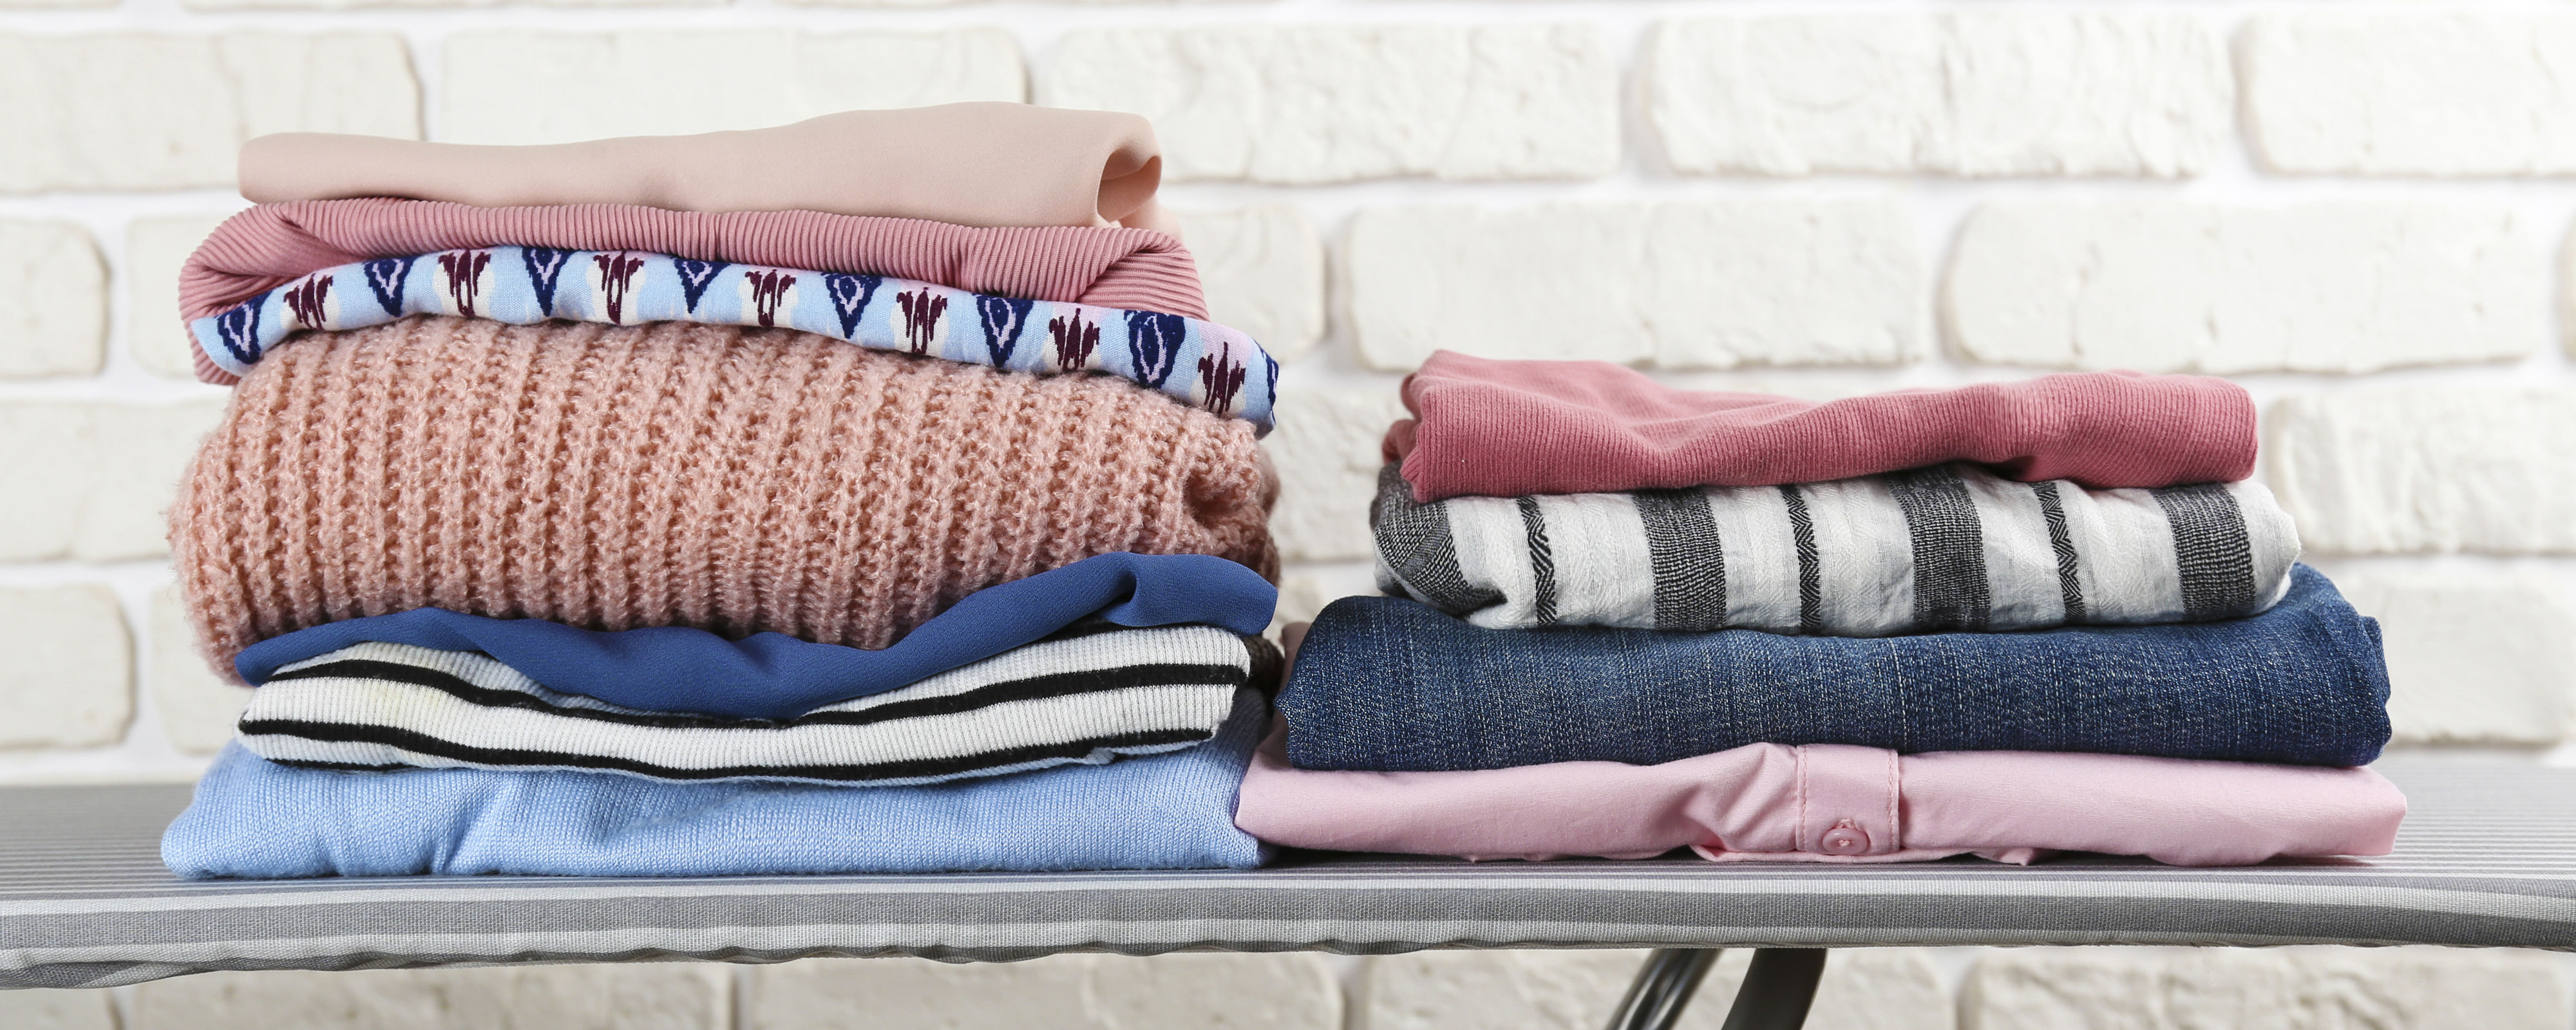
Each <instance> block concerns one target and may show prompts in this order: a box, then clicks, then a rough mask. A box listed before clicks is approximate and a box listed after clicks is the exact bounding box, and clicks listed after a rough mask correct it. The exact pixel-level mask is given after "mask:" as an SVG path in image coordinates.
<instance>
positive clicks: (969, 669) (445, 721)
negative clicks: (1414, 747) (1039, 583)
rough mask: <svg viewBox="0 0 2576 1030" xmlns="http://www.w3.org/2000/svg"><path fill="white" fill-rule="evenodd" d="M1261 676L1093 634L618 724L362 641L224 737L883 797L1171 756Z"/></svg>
mask: <svg viewBox="0 0 2576 1030" xmlns="http://www.w3.org/2000/svg"><path fill="white" fill-rule="evenodd" d="M1277 667H1278V653H1277V651H1276V650H1275V649H1274V648H1272V647H1271V646H1270V644H1269V643H1268V642H1266V641H1263V640H1261V639H1260V638H1258V637H1240V636H1237V635H1235V634H1234V633H1231V632H1229V631H1226V630H1222V629H1217V628H1213V627H1208V626H1167V627H1156V628H1150V629H1123V628H1117V627H1095V628H1093V629H1091V630H1088V631H1082V630H1077V631H1069V632H1067V633H1064V634H1059V635H1057V636H1056V637H1051V638H1049V639H1047V640H1042V641H1039V642H1037V643H1034V644H1029V645H1027V646H1024V647H1020V648H1016V649H1014V650H1011V651H1007V652H1004V653H1003V654H1000V655H997V656H995V657H992V658H988V659H986V660H984V661H981V662H977V663H975V664H973V665H968V666H965V667H962V668H958V669H954V670H951V671H948V672H945V673H941V674H939V675H937V676H933V677H931V678H929V679H926V680H922V681H921V682H919V683H915V684H913V685H911V686H908V687H904V688H902V689H900V690H895V691H890V692H887V693H883V694H876V695H872V696H869V697H864V698H860V699H858V700H855V701H848V702H843V703H841V704H836V705H829V706H826V707H823V708H818V709H815V710H814V711H811V712H807V713H805V714H804V715H801V716H798V717H796V718H793V719H784V720H765V719H739V718H731V717H723V716H706V715H692V714H682V713H672V712H643V711H636V710H634V709H629V708H621V707H618V706H615V705H610V704H607V703H605V702H602V701H597V700H594V699H591V698H588V697H582V696H579V695H573V694H563V693H558V692H556V691H551V690H548V689H546V688H545V687H543V686H540V685H538V684H537V683H536V682H535V681H533V680H530V679H529V678H528V677H526V676H524V675H521V674H520V673H519V672H517V671H516V670H514V669H511V668H510V667H508V666H505V665H503V664H501V663H500V662H497V661H494V660H493V659H492V658H490V657H488V656H485V655H482V654H479V653H476V652H470V651H438V650H432V649H429V648H423V647H415V646H412V645H408V644H386V643H368V644H360V645H357V646H354V647H349V648H343V649H341V650H338V651H334V652H331V653H329V654H325V655H321V656H318V657H315V658H312V659H309V660H306V661H303V662H298V663H296V664H294V665H290V666H287V667H285V668H284V669H283V670H281V671H280V672H279V673H278V674H277V675H276V676H275V677H273V678H271V679H270V680H269V681H268V682H267V683H266V684H264V685H262V686H261V687H260V688H259V689H258V690H257V691H255V692H253V694H252V696H251V702H250V706H249V707H248V708H247V709H246V710H245V711H244V712H243V713H242V720H241V739H242V744H243V745H244V746H245V747H247V748H249V749H250V750H251V751H252V752H253V753H255V754H258V755H259V756H261V757H263V758H267V759H270V760H272V761H277V762H284V763H289V764H296V765H309V766H323V767H330V768H341V769H379V770H380V769H394V768H402V767H428V768H441V767H447V768H453V767H472V768H484V769H516V768H549V769H581V770H591V771H600V772H619V773H627V774H631V775H636V776H643V777H649V778H655V779H672V780H706V779H729V778H757V779H778V780H799V781H812V782H825V783H836V784H863V785H871V786H895V785H902V784H919V783H934V782H938V781H942V780H952V779H962V778H966V777H974V776H992V775H998V774H1001V773H1010V772H1020V771H1025V770H1031V769H1042V768H1046V767H1049V766H1055V765H1065V764H1070V763H1099V762H1105V761H1109V760H1110V759H1112V758H1114V757H1116V756H1118V755H1132V754H1148V753H1153V752H1160V751H1173V750H1178V749H1181V748H1185V747H1189V746H1191V745H1193V744H1197V743H1199V742H1201V741H1204V740H1207V739H1208V738H1209V737H1211V736H1213V735H1214V734H1215V733H1216V730H1217V727H1218V724H1220V723H1222V722H1224V721H1225V717H1226V715H1227V713H1228V712H1230V711H1232V710H1233V706H1234V698H1235V694H1236V692H1237V691H1239V690H1242V689H1244V688H1245V687H1249V686H1266V685H1268V681H1269V680H1271V679H1274V678H1275V677H1276V675H1277Z"/></svg>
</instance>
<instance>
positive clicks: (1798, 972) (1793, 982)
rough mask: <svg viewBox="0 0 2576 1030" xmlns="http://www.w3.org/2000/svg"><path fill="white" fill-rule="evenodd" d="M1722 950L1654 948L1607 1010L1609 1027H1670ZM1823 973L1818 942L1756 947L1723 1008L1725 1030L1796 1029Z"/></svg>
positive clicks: (1678, 1019)
mask: <svg viewBox="0 0 2576 1030" xmlns="http://www.w3.org/2000/svg"><path fill="white" fill-rule="evenodd" d="M1722 950H1724V949H1721V948H1657V949H1655V952H1654V954H1652V955H1648V956H1646V964H1645V965H1644V966H1642V967H1639V968H1638V970H1637V978H1636V979H1635V980H1633V981H1630V982H1629V984H1628V994H1627V996H1626V997H1624V998H1621V999H1619V1010H1618V1011H1617V1012H1614V1013H1611V1015H1610V1030H1672V1026H1673V1024H1675V1023H1678V1022H1681V1018H1682V1009H1684V1008H1686V1007H1688V1006H1689V1005H1690V1001H1691V995H1693V994H1695V993H1697V992H1698V991H1699V982H1700V981H1701V980H1704V979H1707V978H1708V970H1709V967H1710V966H1714V965H1716V964H1717V956H1718V952H1720V951H1722ZM1824 975H1825V949H1823V948H1760V949H1756V950H1755V951H1754V952H1753V965H1752V966H1751V967H1750V968H1748V969H1746V970H1745V971H1744V986H1742V987H1739V988H1737V989H1736V991H1735V1006H1734V1007H1733V1008H1730V1009H1728V1010H1727V1011H1726V1026H1725V1028H1724V1030H1798V1028H1800V1027H1802V1026H1805V1025H1806V1023H1807V1007H1808V1006H1809V1005H1812V1004H1814V1003H1815V1000H1816V981H1817V980H1818V979H1820V978H1822V977H1823V976H1824Z"/></svg>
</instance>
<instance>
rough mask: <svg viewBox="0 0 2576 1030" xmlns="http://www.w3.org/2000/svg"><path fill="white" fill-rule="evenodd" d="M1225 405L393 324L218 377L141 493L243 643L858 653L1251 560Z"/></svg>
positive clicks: (815, 348)
mask: <svg viewBox="0 0 2576 1030" xmlns="http://www.w3.org/2000/svg"><path fill="white" fill-rule="evenodd" d="M1274 492H1275V486H1274V484H1273V483H1272V482H1271V481H1270V479H1269V477H1268V476H1266V475H1265V470H1264V468H1263V466H1262V465H1261V463H1260V456H1259V447H1258V445H1256V444H1255V443H1254V442H1253V436H1252V427H1251V425H1250V424H1248V423H1245V422H1243V421H1241V420H1239V419H1221V418H1218V417H1216V416H1213V415H1210V414H1208V413H1207V412H1204V411H1198V410H1194V409H1191V408H1187V407H1184V406H1182V405H1178V404H1174V403H1172V402H1171V400H1170V399H1169V398H1166V397H1163V396H1161V395H1159V394H1156V393H1153V392H1151V391H1148V390H1146V389H1144V388H1142V387H1138V386H1136V385H1135V384H1132V383H1129V382H1126V381H1124V380H1119V379H1112V378H1107V377H1097V376H1055V377H1047V378H1039V377H1035V376H1029V375H1023V374H1016V373H1008V372H1000V371H997V370H994V369H991V368H986V367H982V366H975V365H963V364H958V363H956V362H949V361H939V360H933V359H921V358H914V357H911V356H908V355H899V354H887V353H881V352H874V351H867V350H863V349H860V348H856V347H851V346H848V345H846V344H842V343H839V342H838V341H834V340H829V339H825V338H823V337H819V336H814V335H811V334H807V333H799V332H793V331H788V330H762V329H744V328H736V327H729V326H708V325H691V324H684V323H665V324H657V325H650V326H636V327H624V328H620V327H613V326H600V325H589V324H571V323H548V324H544V325H535V326H509V325H501V324H498V323H492V322H485V321H477V320H469V319H456V318H414V319H406V320H404V321H401V322H396V323H394V324H391V325H386V326H380V327H376V328H373V329H363V330H354V331H347V332H335V333H316V334H314V335H313V337H312V338H311V339H310V340H308V341H306V342H305V343H303V344H301V345H299V346H296V347H291V348H286V349H284V350H281V351H280V352H279V353H278V354H277V355H275V356H274V357H273V358H272V359H270V360H268V361H264V362H261V363H260V365H259V366H258V367H257V368H256V369H254V370H253V371H252V373H251V374H250V375H249V376H248V377H246V378H244V379H243V380H242V383H241V386H240V388H239V390H238V391H237V392H236V393H235V394H234V397H233V402H232V406H231V407H230V408H229V409H228V410H227V411H226V412H225V415H224V419H223V421H222V423H221V424H220V425H219V426H217V427H216V429H215V430H214V432H213V433H212V434H210V435H209V436H208V437H207V439H206V442H205V444H204V445H203V447H202V448H201V449H200V450H199V451H198V453H197V456H196V459H195V460H194V462H193V463H192V464H191V466H190V468H189V472H188V475H187V478H186V481H185V482H184V483H183V484H182V485H181V487H180V491H179V497H178V500H177V502H176V503H175V505H174V506H173V507H172V509H171V530H170V536H171V546H172V549H173V551H174V552H175V553H176V555H177V563H178V575H179V583H180V591H181V594H182V596H183V597H184V598H185V600H186V604H187V610H188V614H189V618H190V620H191V621H192V622H193V624H194V625H195V628H196V630H197V634H198V639H199V643H200V646H201V647H202V648H203V650H204V651H205V653H206V656H207V658H208V659H209V660H211V661H212V662H213V663H214V664H215V666H216V667H217V668H218V669H220V670H222V671H223V672H224V673H225V674H226V675H227V676H229V675H231V671H230V670H231V667H232V658H233V656H234V654H236V653H237V652H239V651H240V650H241V649H242V648H243V647H245V646H247V645H249V644H250V643H252V642H254V641H257V640H261V639H265V638H268V637H272V636H276V635H278V634H281V633H287V632H291V631H293V630H298V629H302V628H305V627H308V626H314V625H319V624H322V623H326V622H331V621H335V620H339V619H347V618H354V617H357V616H363V615H382V614H386V613H389V612H396V611H404V610H408V609H412V608H419V607H424V606H436V607H441V608H447V609H451V610H455V611H461V612H468V613H471V614H476V615H488V616H494V617H500V618H515V617H528V618H542V619H553V620H556V621H559V622H566V623H570V624H573V625H577V626H584V627H589V628H592V629H602V630H621V629H629V628H633V627H638V626H663V625H678V626H695V627H699V628H702V629H708V630H713V631H715V632H719V633H725V634H731V635H741V634H750V633H756V632H762V631H772V630H774V631H777V632H781V633H786V634H789V635H791V636H796V637H801V638H803V639H806V640H814V641H820V642H825V643H836V644H847V645H853V646H857V647H867V648H880V647H885V646H887V645H888V644H891V643H893V642H894V641H895V640H897V639H898V638H900V637H901V636H902V635H903V634H904V633H905V632H907V631H909V630H910V629H912V628H913V627H914V626H918V625H920V624H921V623H922V622H924V621H926V620H928V619H929V618H930V617H931V616H933V615H936V614H938V613H939V612H940V611H942V610H944V609H945V608H947V607H948V606H949V605H951V604H955V603H956V602H957V601H958V600H959V599H961V598H963V597H965V596H966V595H967V594H969V593H972V592H974V591H976V590H979V589H982V588H984V587H987V586H991V585H993V584H996V583H1002V582H1006V581H1009V580H1014V579H1019V578H1021V577H1024V576H1029V575H1034V574H1036V573H1039V572H1043V571H1045V570H1048V569H1052V568H1057V567H1059V566H1063V565H1067V564H1071V563H1073V562H1076V561H1079V560H1081V559H1084V558H1088V557H1091V556H1093V555H1096V554H1106V553H1110V552H1115V551H1131V552H1136V553H1142V554H1190V553H1196V554H1214V555H1217V556H1220V557H1224V558H1228V559H1231V560H1234V561H1237V562H1240V563H1242V564H1244V565H1247V566H1249V567H1251V568H1253V569H1255V570H1257V571H1259V572H1261V573H1262V574H1263V575H1264V576H1268V577H1272V578H1275V577H1276V574H1277V571H1278V553H1277V551H1276V550H1275V549H1274V548H1273V547H1272V545H1271V542H1270V535H1269V529H1268V523H1267V511H1268V508H1269V505H1270V502H1271V500H1272V495H1273V493H1274Z"/></svg>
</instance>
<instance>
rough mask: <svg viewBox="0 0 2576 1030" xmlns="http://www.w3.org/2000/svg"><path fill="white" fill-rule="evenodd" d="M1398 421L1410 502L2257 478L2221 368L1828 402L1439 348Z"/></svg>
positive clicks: (2233, 391) (2250, 414) (2243, 397)
mask: <svg viewBox="0 0 2576 1030" xmlns="http://www.w3.org/2000/svg"><path fill="white" fill-rule="evenodd" d="M1403 393H1404V406H1405V407H1406V408H1407V409H1409V410H1411V411H1412V412H1413V415H1414V417H1413V418H1410V419H1404V420H1401V421H1398V422H1397V423H1396V424H1395V425H1394V426H1393V427H1391V428H1390V429H1388V431H1387V436H1386V444H1385V447H1384V453H1385V456H1386V459H1387V460H1388V461H1400V462H1402V463H1403V465H1404V478H1405V479H1406V480H1407V481H1408V482H1411V483H1412V484H1413V498H1414V500H1417V501H1422V502H1425V503H1428V502H1431V501H1436V500H1439V499H1441V498H1444V497H1460V496H1466V495H1483V496H1487V497H1519V496H1523V495H1527V494H1580V493H1611V492H1617V491H1621V490H1652V489H1673V488H1680V487H1691V486H1779V485H1782V484H1785V483H1817V482H1823V481H1826V480H1832V479H1849V478H1851V477H1853V476H1866V475H1873V474H1876V473H1880V472H1894V471H1897V470H1899V469H1910V468H1920V467H1922V466H1925V465H1938V464H1941V463H1944V462H1951V461H1973V462H1977V463H1979V464H1983V465H1992V466H1994V467H1995V471H1996V472H1997V473H1998V474H2000V475H2003V476H2006V477H2008V478H2012V479H2018V480H2021V481H2023V482H2038V481H2040V480H2046V479H2068V480H2073V481H2074V482H2075V483H2076V484H2077V485H2079V486H2085V487H2091V488H2096V489H2110V488H2118V487H2158V486H2178V485H2182V484H2185V483H2231V482H2234V481H2236V480H2239V479H2244V478H2246V477H2249V476H2251V475H2253V474H2254V442H2255V441H2254V398H2253V396H2252V395H2250V394H2248V393H2246V392H2245V388H2244V387H2242V386H2238V385H2236V384H2235V383H2231V382H2228V381H2227V380H2224V379H2219V378H2215V377H2212V376H2146V375H2139V374H2137V373H2135V372H2083V373H2070V374H2061V375H2048V376H2041V377H2039V378H2037V379H2031V380H2025V381H2023V382H2018V383H1978V384H1976V385H1974V386H1962V387H1956V388H1953V389H1947V390H1897V391H1893V392H1890V393H1880V394H1871V395H1869V396H1865V397H1846V398H1843V399H1841V400H1833V401H1824V402H1821V403H1819V402H1815V401H1805V400H1799V399H1796V398H1792V397H1775V396H1771V395H1768V394H1758V393H1716V392H1708V391H1700V390H1682V389H1676V388H1674V387H1671V386H1667V385H1664V384H1662V383H1659V382H1656V381H1655V380H1653V379H1650V378H1647V377H1646V375H1645V374H1644V373H1641V372H1638V371H1637V370H1635V369H1632V368H1623V367H1621V366H1618V365H1613V364H1611V363H1609V362H1606V361H1501V360H1495V359H1491V358H1478V357H1470V356H1468V355H1465V354H1460V353H1457V352H1455V351H1445V350H1444V351H1439V352H1436V353H1434V354H1432V355H1431V358H1430V359H1429V360H1427V361H1424V362H1423V363H1422V368H1421V369H1420V370H1419V371H1416V372H1414V373H1413V374H1412V375H1410V376H1407V377H1405V380H1404V390H1403Z"/></svg>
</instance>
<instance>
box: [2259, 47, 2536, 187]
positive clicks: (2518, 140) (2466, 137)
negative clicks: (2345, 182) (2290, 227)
mask: <svg viewBox="0 0 2576 1030" xmlns="http://www.w3.org/2000/svg"><path fill="white" fill-rule="evenodd" d="M2243 54H2244V67H2245V77H2246V90H2245V98H2246V120H2247V123H2248V126H2247V127H2248V129H2249V130H2250V132H2249V135H2250V136H2251V137H2252V139H2253V141H2254V147H2255V153H2256V154H2258V155H2259V156H2260V157H2261V158H2262V160H2263V162H2264V163H2265V164H2266V165H2269V166H2270V167H2272V168H2274V169H2277V170H2280V171H2284V172H2304V173H2324V174H2342V173H2354V172H2358V173H2364V174H2374V175H2392V174H2393V175H2564V174H2566V173H2568V172H2576V79H2571V75H2576V18H2571V17H2570V16H2569V15H2568V13H2567V12H2565V11H2514V12H2505V11H2455V10H2444V9H2442V8H2440V7H2430V8H2419V9H2416V10H2361V11H2343V10H2335V9H2332V8H2312V9H2309V10H2302V11H2281V12H2275V13H2270V14H2265V15H2262V16H2259V17H2256V18H2254V19H2252V21H2251V22H2249V23H2248V24H2247V26H2246V27H2245V30H2244V43H2243Z"/></svg>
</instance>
